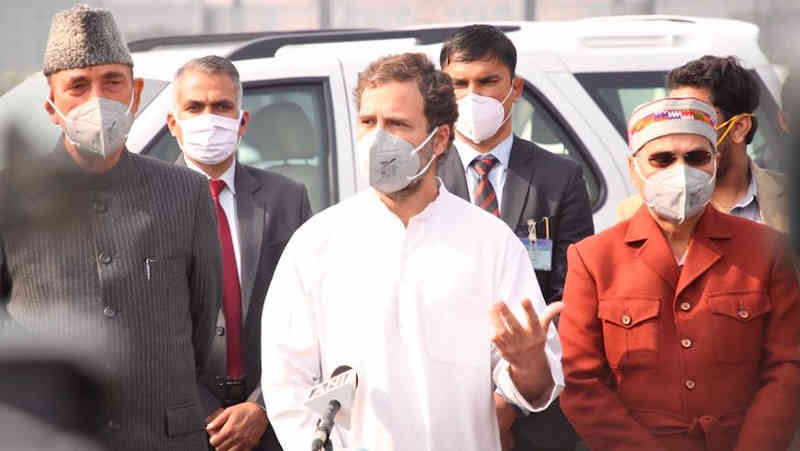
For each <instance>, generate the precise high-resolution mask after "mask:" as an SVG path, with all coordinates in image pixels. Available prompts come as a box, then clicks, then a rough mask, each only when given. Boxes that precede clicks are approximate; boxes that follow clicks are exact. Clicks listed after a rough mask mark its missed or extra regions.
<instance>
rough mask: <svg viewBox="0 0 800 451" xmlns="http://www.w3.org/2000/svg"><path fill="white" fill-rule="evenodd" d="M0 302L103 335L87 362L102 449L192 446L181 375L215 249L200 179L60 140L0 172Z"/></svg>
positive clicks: (65, 332) (204, 319)
mask: <svg viewBox="0 0 800 451" xmlns="http://www.w3.org/2000/svg"><path fill="white" fill-rule="evenodd" d="M0 220H1V221H2V223H0V249H2V251H1V252H0V299H3V298H5V300H6V302H5V308H6V310H7V314H8V317H9V321H10V322H12V323H13V324H14V325H15V326H20V327H23V328H25V329H28V330H32V331H37V330H42V329H46V330H47V331H49V332H50V333H52V334H55V335H57V336H59V337H61V339H63V340H65V341H71V340H74V341H76V342H81V341H82V340H84V339H85V338H86V337H87V336H93V335H96V334H97V333H96V332H97V331H99V334H100V335H103V336H105V337H107V340H105V343H104V346H103V347H102V350H101V351H100V352H98V358H99V359H102V361H103V365H104V366H105V369H106V370H107V371H108V372H109V373H110V374H111V379H112V399H111V404H112V408H110V409H109V410H108V411H105V412H98V417H99V418H100V419H102V421H103V423H104V424H105V425H106V428H105V429H106V431H105V435H106V438H107V440H108V444H109V448H110V449H114V450H131V451H138V450H143V449H147V450H164V451H167V450H170V451H174V450H186V451H190V450H192V451H193V450H197V449H202V447H203V446H205V443H206V440H205V432H204V430H203V426H204V417H205V415H204V412H203V409H202V407H201V405H200V399H199V395H198V391H197V385H196V383H195V380H196V378H197V371H198V370H199V369H200V368H202V367H203V366H204V364H205V360H206V358H207V356H208V355H209V349H210V343H211V337H212V334H213V328H214V322H215V321H216V314H217V311H218V309H219V302H220V297H221V280H220V279H221V256H220V250H219V249H220V246H219V244H218V238H217V235H216V217H215V214H214V211H213V210H212V205H211V196H210V194H209V190H208V186H207V184H206V183H205V181H204V180H203V179H202V177H201V176H199V175H198V174H195V173H193V172H191V171H189V170H188V169H185V168H178V167H175V166H173V165H169V164H167V163H164V162H161V161H158V160H155V159H152V158H148V157H143V156H139V155H136V154H132V153H129V152H128V151H127V150H123V153H122V155H121V157H120V160H119V162H118V163H117V165H116V166H115V167H114V168H113V169H111V170H110V171H109V172H107V173H104V174H99V175H98V174H89V173H87V172H84V171H82V170H80V169H79V168H78V167H77V165H76V164H75V163H74V161H73V160H72V158H71V157H70V156H69V155H68V154H67V152H66V150H65V149H64V147H63V143H61V144H60V145H59V147H58V148H57V150H56V151H55V152H54V153H53V154H51V155H49V156H46V157H44V158H38V159H34V160H33V161H29V162H27V163H26V164H23V165H20V166H16V167H14V168H13V171H12V170H9V171H7V172H5V173H3V174H2V175H0Z"/></svg>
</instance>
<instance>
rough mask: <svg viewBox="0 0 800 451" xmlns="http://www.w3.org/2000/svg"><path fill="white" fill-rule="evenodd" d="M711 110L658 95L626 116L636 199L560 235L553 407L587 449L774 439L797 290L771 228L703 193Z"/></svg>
mask: <svg viewBox="0 0 800 451" xmlns="http://www.w3.org/2000/svg"><path fill="white" fill-rule="evenodd" d="M715 124H716V111H715V110H714V108H713V107H712V106H711V105H708V104H706V103H704V102H701V101H699V100H697V99H662V100H660V101H656V102H652V103H650V104H646V105H643V106H642V107H640V108H638V109H637V110H635V111H634V113H633V115H632V117H631V120H630V121H629V125H628V127H629V128H628V133H629V141H630V145H631V155H630V156H629V165H630V169H631V176H632V177H633V179H634V181H635V182H636V184H637V186H638V188H639V191H640V194H641V195H642V198H643V199H644V200H645V202H646V205H643V206H642V207H641V208H640V209H639V210H638V211H637V213H636V214H635V215H634V216H633V217H632V218H631V219H630V220H628V221H625V222H622V223H620V224H618V225H617V226H615V227H613V228H611V229H609V230H606V231H605V232H603V233H600V234H599V235H595V236H593V237H589V238H587V239H585V240H583V241H581V242H580V243H578V244H576V245H574V246H572V247H570V249H569V251H568V272H567V280H566V286H565V290H564V304H565V308H564V311H563V313H562V315H561V319H560V322H559V330H560V336H561V342H562V346H563V365H564V374H565V379H566V389H565V390H564V392H563V393H562V395H561V408H562V409H563V411H564V413H565V414H566V416H567V418H568V419H569V420H570V422H571V423H572V424H573V426H574V427H575V429H576V430H577V431H578V433H579V434H580V435H581V436H582V437H583V439H584V441H585V442H587V444H588V445H589V447H590V448H591V449H593V450H680V451H694V450H697V451H700V450H708V451H722V450H734V449H735V450H758V451H762V450H764V451H766V450H785V449H786V448H787V446H788V445H789V442H790V440H791V437H792V435H793V432H794V430H795V427H796V426H797V423H798V414H800V409H798V398H799V397H800V302H799V301H800V294H799V293H798V284H797V278H796V277H795V273H794V270H793V269H792V266H791V262H790V258H789V257H788V256H787V252H786V246H784V244H783V243H784V242H783V240H782V238H781V237H780V236H779V235H778V234H777V233H776V232H774V231H772V230H771V229H769V228H767V227H766V226H763V225H760V224H757V223H755V222H751V221H748V220H745V219H740V218H737V217H734V216H730V215H726V214H724V213H720V212H718V211H716V210H715V209H714V208H712V207H710V206H709V205H708V202H709V200H710V196H711V191H712V190H713V182H714V175H715V173H716V148H715V145H716V142H715V141H716V133H715V130H714V128H715V127H714V126H715Z"/></svg>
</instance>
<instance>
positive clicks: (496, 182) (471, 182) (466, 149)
mask: <svg viewBox="0 0 800 451" xmlns="http://www.w3.org/2000/svg"><path fill="white" fill-rule="evenodd" d="M512 144H514V134H513V133H512V134H510V135H508V138H506V139H504V140H502V141H500V142H499V143H497V145H496V146H494V148H493V149H492V150H490V151H489V152H488V153H489V154H492V155H494V157H495V158H497V163H495V165H494V167H492V170H491V171H489V182H490V183H491V184H492V188H494V192H495V194H497V205H499V206H500V207H501V208H502V205H503V203H502V202H503V186H505V184H506V173H507V172H508V161H509V160H510V159H511V146H512ZM453 145H455V146H456V151H458V156H459V158H461V164H462V165H463V166H464V175H466V177H467V188H468V189H469V199H470V201H471V202H472V203H475V187H476V186H478V172H477V171H475V168H473V167H472V162H473V161H474V160H475V159H477V158H479V157H481V156H483V155H484V154H482V153H480V152H478V151H477V150H475V149H473V148H472V147H471V146H470V145H469V144H467V143H466V142H464V141H461V140H459V138H458V136H456V139H455V140H453Z"/></svg>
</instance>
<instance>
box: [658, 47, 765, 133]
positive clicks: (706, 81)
mask: <svg viewBox="0 0 800 451" xmlns="http://www.w3.org/2000/svg"><path fill="white" fill-rule="evenodd" d="M681 86H693V87H698V88H708V90H709V91H711V103H713V104H714V106H715V107H717V108H719V109H720V111H722V115H723V116H724V117H722V118H719V122H720V123H722V122H724V121H727V120H728V119H730V118H731V117H733V116H735V115H737V114H742V113H751V114H752V113H753V112H754V111H755V110H756V109H757V108H758V102H759V96H760V90H759V86H758V81H756V78H755V76H754V75H753V74H752V73H750V71H749V70H747V69H745V68H744V67H742V65H741V64H740V63H739V61H738V60H737V59H736V57H735V56H726V57H719V56H712V55H706V56H704V57H702V58H700V59H697V60H694V61H689V62H688V63H686V64H684V65H683V66H681V67H676V68H675V69H672V70H671V71H670V72H669V74H667V89H668V90H670V91H671V90H673V89H675V88H679V87H681ZM752 122H753V126H752V128H750V132H749V133H748V134H747V144H750V143H751V142H752V141H753V136H755V134H756V130H757V129H758V122H757V121H756V118H755V116H754V117H752Z"/></svg>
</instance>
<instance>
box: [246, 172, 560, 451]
mask: <svg viewBox="0 0 800 451" xmlns="http://www.w3.org/2000/svg"><path fill="white" fill-rule="evenodd" d="M440 185H441V184H440ZM439 189H440V194H439V196H438V197H437V199H436V200H435V201H434V202H432V203H431V204H430V205H428V207H427V208H426V209H425V210H424V211H423V212H421V213H420V214H419V215H417V216H415V217H414V218H412V219H411V221H409V224H408V227H407V228H406V227H404V226H403V223H402V222H401V221H400V219H399V218H398V217H397V216H396V215H394V214H393V213H392V212H390V211H389V210H388V209H387V207H386V206H385V205H384V204H383V203H382V202H381V200H380V198H379V197H378V195H377V193H376V192H375V191H373V190H372V189H368V190H365V191H363V192H361V193H359V194H357V195H355V196H353V197H351V198H350V199H347V200H345V201H343V202H341V203H340V204H338V205H335V206H333V207H330V208H328V209H327V210H325V211H323V212H321V213H319V214H318V215H316V216H314V217H312V218H311V219H310V220H309V221H308V222H307V223H306V224H305V225H303V226H302V227H301V228H300V229H299V230H297V232H295V234H294V236H293V237H292V239H291V241H290V242H289V244H288V245H287V247H286V249H285V251H284V252H283V256H282V258H281V260H280V262H279V264H278V267H277V269H276V272H275V275H274V278H273V279H272V283H271V285H270V288H269V292H268V293H267V299H266V302H265V307H264V315H263V319H262V321H263V328H262V331H263V332H262V334H263V341H262V353H263V355H262V357H263V360H262V361H263V364H262V366H263V371H262V387H263V389H264V400H265V404H266V406H267V412H268V415H269V418H270V421H271V422H272V425H273V427H274V428H275V431H276V432H277V435H278V438H279V440H280V441H281V444H282V445H283V448H284V449H286V450H289V451H295V450H303V449H307V448H308V447H309V446H310V444H311V438H312V434H313V432H314V428H315V423H316V421H317V418H318V416H317V415H316V414H314V413H313V412H311V411H309V410H307V409H306V408H305V407H304V405H303V403H304V401H305V400H306V398H307V396H308V394H309V389H310V388H311V387H312V386H313V385H314V384H316V383H318V382H320V381H321V380H322V379H323V378H324V379H327V378H328V377H330V374H331V372H332V371H333V370H334V369H336V368H337V367H338V366H340V365H349V366H351V367H353V368H354V369H355V370H356V371H357V372H358V378H359V386H358V389H357V391H356V398H355V404H354V406H353V413H352V420H351V422H352V425H351V428H350V430H349V431H348V430H344V429H343V428H341V427H338V426H337V428H336V429H335V431H334V434H333V436H334V437H333V442H334V447H335V449H343V448H344V447H348V448H354V449H358V448H362V449H366V450H369V451H377V450H381V451H383V450H414V451H426V450H430V451H433V450H441V451H445V450H456V449H457V450H459V451H470V450H474V451H487V450H499V449H500V441H499V435H498V428H497V419H496V415H495V410H494V401H493V398H492V390H495V389H496V390H497V391H498V392H499V393H500V394H501V395H502V396H504V397H505V398H506V399H508V400H509V401H511V402H513V403H514V404H516V405H518V406H520V407H521V408H522V409H523V410H524V411H539V410H542V409H544V408H545V407H547V405H549V404H550V402H551V401H552V400H553V399H555V397H556V396H558V394H559V393H560V391H561V389H562V388H563V385H564V376H563V373H562V369H561V345H560V342H559V339H558V335H557V333H556V330H555V328H554V327H552V326H551V328H550V330H549V331H548V341H547V347H546V352H547V357H548V361H549V364H550V371H551V373H552V375H553V386H552V388H551V389H550V390H548V392H547V393H546V394H545V396H543V397H542V399H539V400H535V401H534V402H533V403H532V404H528V403H526V402H525V400H524V399H523V398H522V396H521V395H520V394H519V392H518V391H517V389H516V388H515V387H514V385H513V383H512V382H511V379H510V377H509V375H508V363H507V362H505V361H504V360H501V359H500V358H499V354H498V353H497V351H496V350H495V349H494V347H493V346H492V344H491V340H490V320H489V308H490V305H491V304H492V303H493V302H495V301H497V300H504V301H506V302H507V303H508V304H509V305H510V306H511V308H512V311H514V312H515V313H516V314H517V317H518V318H520V319H522V320H524V318H525V317H524V313H523V310H522V308H521V306H520V302H521V301H522V299H524V298H526V297H527V298H530V299H531V301H532V302H533V305H534V308H535V309H536V310H537V311H541V310H542V309H543V308H544V307H545V303H544V300H543V298H542V295H541V292H540V290H539V285H538V283H537V281H536V277H535V275H534V272H533V268H532V267H531V264H530V260H529V259H528V256H527V253H526V251H525V248H524V247H523V246H522V244H521V243H520V241H519V239H518V238H517V237H516V236H514V234H513V233H512V232H511V230H509V228H508V227H507V226H506V225H505V224H504V223H503V222H502V221H500V220H499V219H498V218H496V217H494V216H492V215H490V214H489V213H486V212H485V211H483V210H480V209H479V208H478V207H475V206H474V205H471V204H469V203H468V202H465V201H464V200H462V199H460V198H458V197H456V196H454V195H452V194H450V193H448V192H447V191H446V190H445V189H444V187H443V186H440V188H439Z"/></svg>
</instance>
